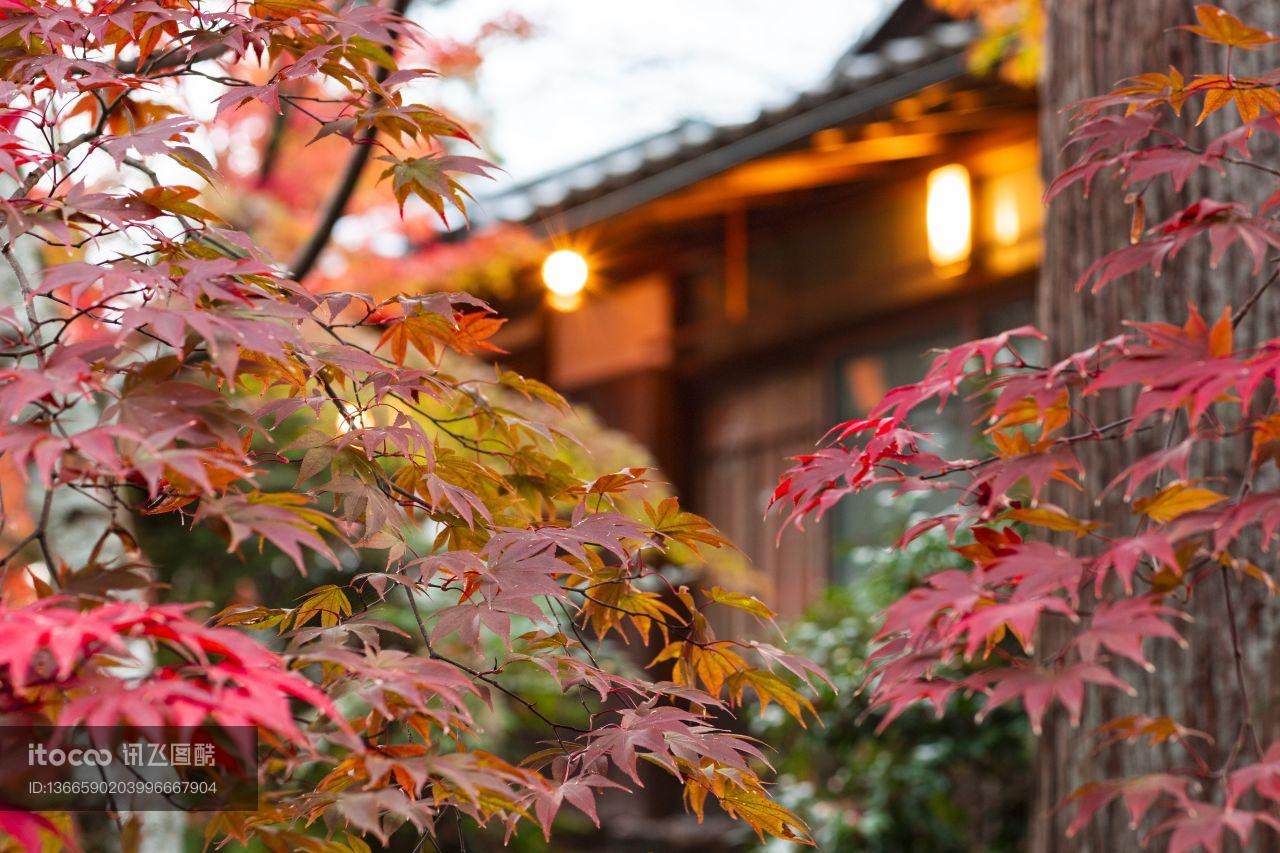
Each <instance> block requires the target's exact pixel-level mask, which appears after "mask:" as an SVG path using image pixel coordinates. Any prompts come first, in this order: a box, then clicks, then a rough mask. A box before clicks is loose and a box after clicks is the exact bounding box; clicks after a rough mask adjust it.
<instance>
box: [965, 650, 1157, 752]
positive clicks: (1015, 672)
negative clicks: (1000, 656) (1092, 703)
mask: <svg viewBox="0 0 1280 853" xmlns="http://www.w3.org/2000/svg"><path fill="white" fill-rule="evenodd" d="M967 683H968V684H969V685H971V686H972V687H973V688H975V689H981V690H983V691H984V692H985V693H986V694H987V703H986V704H985V705H984V706H983V707H982V710H981V711H980V712H979V719H981V718H983V717H986V716H987V715H988V714H990V713H991V712H992V711H994V710H995V709H996V708H998V707H1000V706H1001V705H1003V704H1004V703H1005V702H1009V701H1011V700H1013V699H1018V700H1019V701H1021V702H1022V706H1023V708H1024V709H1025V710H1026V712H1027V717H1028V718H1029V719H1030V720H1031V729H1032V731H1034V732H1035V733H1036V734H1040V731H1041V723H1042V722H1043V720H1044V715H1045V713H1046V712H1047V711H1048V710H1049V706H1050V705H1051V704H1053V703H1054V702H1058V703H1060V704H1061V705H1062V706H1063V707H1064V708H1065V709H1066V711H1067V715H1068V718H1069V719H1070V721H1071V724H1072V725H1073V726H1077V725H1079V724H1080V713H1081V710H1082V708H1083V707H1084V691H1085V685H1086V684H1096V685H1098V686H1101V687H1110V688H1112V689H1115V690H1121V691H1124V692H1125V693H1127V694H1129V695H1131V696H1132V695H1134V694H1135V691H1134V689H1133V688H1132V687H1131V686H1130V685H1129V684H1127V683H1126V682H1124V681H1122V680H1121V679H1120V678H1119V677H1118V676H1117V675H1116V674H1115V673H1113V672H1112V671H1111V670H1109V669H1107V668H1106V667H1104V666H1100V665H1098V664H1095V663H1084V662H1081V663H1072V664H1065V665H1062V666H1058V667H1054V668H1051V669H1042V668H1040V667H1035V666H1030V665H1018V666H1011V667H1007V668H1005V669H999V670H994V671H988V672H981V673H978V674H976V675H974V676H971V677H970V678H969V679H968V682H967Z"/></svg>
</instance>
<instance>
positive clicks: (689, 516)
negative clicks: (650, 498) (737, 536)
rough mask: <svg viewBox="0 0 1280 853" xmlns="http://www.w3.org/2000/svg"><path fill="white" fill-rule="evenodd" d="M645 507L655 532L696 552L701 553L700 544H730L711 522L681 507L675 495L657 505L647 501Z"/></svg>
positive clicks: (718, 546) (714, 545)
mask: <svg viewBox="0 0 1280 853" xmlns="http://www.w3.org/2000/svg"><path fill="white" fill-rule="evenodd" d="M644 509H645V513H646V514H647V515H648V516H649V524H650V525H651V526H652V528H653V531H654V532H655V533H657V534H658V535H660V536H663V537H665V538H667V539H673V540H675V541H676V542H679V543H680V544H681V545H684V546H686V547H688V548H690V549H691V550H693V551H694V552H695V553H699V554H700V553H701V551H700V549H699V546H700V545H710V546H711V547H713V548H720V547H723V546H725V545H727V544H728V541H727V540H726V539H725V538H724V537H723V536H721V535H720V533H719V532H718V531H717V530H716V529H715V526H714V525H712V523H711V522H709V521H707V520H706V519H705V518H703V517H702V516H700V515H694V514H693V513H691V512H685V511H684V510H682V509H680V502H679V500H677V499H676V498H674V497H670V498H664V499H663V500H662V502H661V503H659V504H658V506H657V507H654V506H653V505H651V504H650V503H648V502H647V501H646V502H645V505H644Z"/></svg>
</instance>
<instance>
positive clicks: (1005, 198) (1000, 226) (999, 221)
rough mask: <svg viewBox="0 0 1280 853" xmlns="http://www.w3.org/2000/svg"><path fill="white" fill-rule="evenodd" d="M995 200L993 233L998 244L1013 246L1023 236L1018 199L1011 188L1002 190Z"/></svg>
mask: <svg viewBox="0 0 1280 853" xmlns="http://www.w3.org/2000/svg"><path fill="white" fill-rule="evenodd" d="M1002 189H1003V192H998V193H997V194H996V198H995V205H994V209H993V210H992V211H991V217H992V218H991V232H992V235H993V236H994V237H995V238H996V243H997V244H999V245H1001V246H1012V245H1015V244H1016V243H1017V242H1018V239H1019V238H1020V237H1021V236H1022V222H1021V217H1020V216H1019V215H1018V198H1017V196H1016V195H1014V193H1013V190H1012V188H1011V187H1004V188H1002Z"/></svg>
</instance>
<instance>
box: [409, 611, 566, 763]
mask: <svg viewBox="0 0 1280 853" xmlns="http://www.w3.org/2000/svg"><path fill="white" fill-rule="evenodd" d="M401 589H403V590H404V597H405V599H406V600H407V601H408V602H409V609H410V610H412V611H413V619H414V621H415V622H417V623H418V633H419V634H421V635H422V642H423V644H424V645H425V646H426V649H427V656H428V657H430V658H434V659H435V660H438V661H440V662H441V663H447V664H449V665H450V666H454V667H457V668H458V669H460V670H462V671H463V672H465V673H467V674H468V675H470V676H471V677H472V678H478V679H479V680H481V681H483V682H484V683H485V684H488V685H489V686H490V687H494V688H496V689H497V690H499V691H501V692H502V693H504V694H506V695H507V696H508V697H509V698H511V699H514V700H515V701H516V702H519V703H520V704H521V705H523V706H524V707H525V708H526V709H528V711H529V713H531V714H533V715H534V716H535V717H537V718H538V719H539V720H541V721H542V722H544V723H546V724H547V725H548V726H550V727H551V729H552V731H555V732H558V731H559V730H560V729H564V730H565V731H570V732H574V733H575V734H580V735H582V734H588V733H589V732H590V729H582V728H578V727H577V726H570V725H567V724H565V723H557V722H556V721H555V720H553V719H551V718H550V717H548V716H547V715H546V714H544V713H542V712H541V711H539V710H538V708H537V707H536V706H535V705H534V704H533V703H532V702H530V701H529V700H528V699H526V698H524V697H523V696H521V695H520V694H518V693H516V692H515V691H514V690H511V689H510V688H508V687H505V686H504V685H502V684H500V683H499V682H498V681H497V680H495V679H494V678H493V677H492V676H490V675H488V674H486V673H483V672H481V671H480V670H478V669H475V668H473V667H470V666H467V665H466V664H465V663H462V662H461V661H456V660H453V659H452V658H449V657H446V656H445V655H442V654H440V653H439V652H437V651H436V650H435V646H434V645H432V643H431V639H430V633H429V632H428V631H427V623H426V622H425V621H424V620H423V618H422V611H421V610H420V609H419V608H418V602H417V599H415V598H414V597H413V593H412V592H410V590H409V588H408V587H406V586H402V587H401ZM556 740H557V741H559V740H560V736H559V735H558V734H557V735H556ZM560 746H561V748H562V749H564V751H565V754H566V755H568V753H569V750H568V748H567V747H566V746H565V744H564V743H563V742H562V741H561V742H560Z"/></svg>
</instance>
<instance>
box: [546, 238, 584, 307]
mask: <svg viewBox="0 0 1280 853" xmlns="http://www.w3.org/2000/svg"><path fill="white" fill-rule="evenodd" d="M587 274H588V268H587V259H586V258H584V257H582V255H579V254H578V253H577V252H575V251H573V250H572V249H558V250H557V251H554V252H552V253H551V254H549V255H547V259H546V260H545V261H543V262H542V281H543V283H544V284H545V285H546V286H547V290H550V291H551V292H552V293H554V294H556V295H557V296H573V295H575V294H578V293H581V292H582V289H583V288H584V287H586V286H587Z"/></svg>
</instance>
